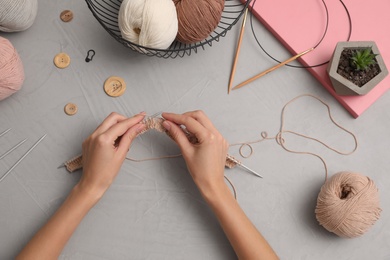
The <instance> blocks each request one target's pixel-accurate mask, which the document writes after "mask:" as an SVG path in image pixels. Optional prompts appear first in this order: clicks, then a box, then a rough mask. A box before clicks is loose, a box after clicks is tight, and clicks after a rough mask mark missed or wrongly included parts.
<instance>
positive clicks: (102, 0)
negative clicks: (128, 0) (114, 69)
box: [85, 0, 250, 58]
mask: <svg viewBox="0 0 390 260" xmlns="http://www.w3.org/2000/svg"><path fill="white" fill-rule="evenodd" d="M85 1H86V2H87V5H88V7H89V9H90V10H91V12H92V14H93V16H95V18H96V19H97V20H98V21H99V23H100V24H101V25H102V26H103V28H104V29H106V31H107V32H108V33H109V34H110V35H111V36H112V37H114V38H115V39H116V40H117V41H118V42H120V43H122V44H123V45H124V46H126V47H129V48H130V49H132V50H136V51H138V52H140V53H143V54H145V55H148V56H157V57H160V58H176V57H178V56H179V57H183V56H185V55H188V56H189V55H191V53H192V52H195V53H197V52H198V48H202V49H203V50H204V49H205V46H207V45H209V46H212V43H213V41H217V42H218V41H219V39H220V37H224V36H225V35H226V33H227V31H228V30H230V29H231V28H232V27H233V25H235V24H236V23H237V21H238V20H239V19H240V17H241V15H242V14H243V13H244V10H245V7H246V6H247V5H248V4H249V2H250V1H247V2H246V4H244V5H243V4H241V3H240V2H238V0H225V7H224V10H223V12H222V17H221V20H220V21H219V24H218V26H217V28H215V30H214V31H213V32H212V33H211V34H210V35H209V36H208V37H207V38H206V39H204V40H202V41H200V42H197V43H193V44H184V43H181V42H179V41H174V42H173V43H172V44H171V46H170V47H169V48H168V49H153V48H147V47H144V46H140V45H138V44H135V43H132V42H129V41H127V40H125V39H123V38H122V36H121V32H120V30H119V27H118V13H119V8H120V5H121V3H122V0H85Z"/></svg>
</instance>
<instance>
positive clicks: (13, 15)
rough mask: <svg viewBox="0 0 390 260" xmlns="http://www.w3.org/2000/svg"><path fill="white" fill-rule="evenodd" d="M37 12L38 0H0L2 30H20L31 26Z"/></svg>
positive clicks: (0, 28)
mask: <svg viewBox="0 0 390 260" xmlns="http://www.w3.org/2000/svg"><path fill="white" fill-rule="evenodd" d="M37 12H38V1H37V0H0V31H3V32H19V31H24V30H26V29H28V28H30V27H31V25H32V24H33V23H34V21H35V17H36V16H37Z"/></svg>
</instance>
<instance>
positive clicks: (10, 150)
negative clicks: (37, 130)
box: [0, 138, 27, 160]
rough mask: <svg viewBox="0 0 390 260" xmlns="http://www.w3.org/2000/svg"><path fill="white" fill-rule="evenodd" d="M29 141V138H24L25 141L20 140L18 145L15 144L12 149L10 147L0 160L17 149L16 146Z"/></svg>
mask: <svg viewBox="0 0 390 260" xmlns="http://www.w3.org/2000/svg"><path fill="white" fill-rule="evenodd" d="M26 141H27V138H26V139H24V140H23V141H21V142H19V143H18V144H17V145H15V146H14V147H12V148H11V149H9V150H8V151H7V152H5V153H4V154H3V155H2V156H0V160H1V159H3V158H4V157H6V156H7V155H8V154H9V153H11V152H12V151H13V150H15V149H16V148H18V147H19V146H21V145H22V144H23V143H24V142H26Z"/></svg>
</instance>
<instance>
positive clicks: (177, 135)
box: [162, 120, 191, 151]
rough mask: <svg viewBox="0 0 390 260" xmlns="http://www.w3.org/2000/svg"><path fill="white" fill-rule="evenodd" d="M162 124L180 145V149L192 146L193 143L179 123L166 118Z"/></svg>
mask: <svg viewBox="0 0 390 260" xmlns="http://www.w3.org/2000/svg"><path fill="white" fill-rule="evenodd" d="M162 125H163V126H164V128H165V129H166V130H167V131H168V135H169V136H170V137H171V138H172V139H173V140H174V141H175V142H176V143H177V144H178V145H179V147H180V150H182V151H183V150H187V149H189V148H190V147H191V143H190V142H189V141H188V138H187V136H186V135H185V133H184V132H183V130H182V129H181V128H180V127H179V126H178V125H176V124H174V123H172V122H170V121H168V120H164V122H163V123H162Z"/></svg>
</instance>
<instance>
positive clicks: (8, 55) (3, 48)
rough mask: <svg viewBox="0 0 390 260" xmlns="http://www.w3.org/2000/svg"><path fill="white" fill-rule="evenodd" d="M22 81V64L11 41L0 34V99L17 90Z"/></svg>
mask: <svg viewBox="0 0 390 260" xmlns="http://www.w3.org/2000/svg"><path fill="white" fill-rule="evenodd" d="M23 82H24V70H23V64H22V61H21V59H20V57H19V54H18V53H17V51H16V49H15V48H14V46H13V45H12V43H11V42H10V41H9V40H7V39H6V38H3V37H1V36H0V100H3V99H5V98H7V97H9V96H11V95H12V94H14V93H15V92H17V91H18V90H19V89H20V88H21V87H22V85H23Z"/></svg>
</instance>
